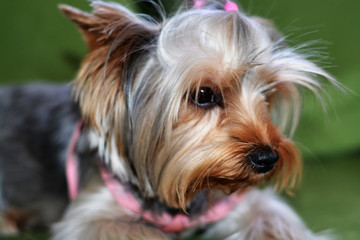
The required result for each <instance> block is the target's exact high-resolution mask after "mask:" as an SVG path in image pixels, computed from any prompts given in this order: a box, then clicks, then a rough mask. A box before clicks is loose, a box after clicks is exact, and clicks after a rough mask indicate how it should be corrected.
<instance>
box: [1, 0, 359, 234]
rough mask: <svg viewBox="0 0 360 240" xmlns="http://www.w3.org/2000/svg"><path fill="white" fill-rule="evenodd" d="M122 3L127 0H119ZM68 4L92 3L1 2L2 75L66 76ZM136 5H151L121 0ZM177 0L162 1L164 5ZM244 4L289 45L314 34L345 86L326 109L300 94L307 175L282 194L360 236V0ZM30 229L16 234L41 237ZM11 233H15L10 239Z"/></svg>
mask: <svg viewBox="0 0 360 240" xmlns="http://www.w3.org/2000/svg"><path fill="white" fill-rule="evenodd" d="M124 2H125V3H124ZM59 3H66V4H70V5H73V6H76V7H79V8H81V9H84V10H90V7H89V2H88V1H86V0H72V1H71V0H32V1H30V0H12V1H2V2H1V5H0V20H1V21H0V31H1V32H0V49H1V51H0V82H1V83H3V84H5V83H6V84H9V83H10V84H14V83H22V82H25V81H37V82H38V81H47V82H68V81H70V80H71V79H73V78H74V76H75V73H76V69H77V68H78V66H79V62H80V60H81V58H82V57H83V56H84V54H85V53H86V47H85V45H84V44H83V42H82V39H81V36H80V34H79V33H78V31H77V30H76V28H75V27H74V26H73V25H72V24H71V23H70V22H69V21H68V20H67V19H65V18H64V17H63V16H62V15H61V13H60V12H59V11H58V9H57V5H58V4H59ZM123 3H124V4H125V5H126V6H128V7H130V8H132V9H133V10H135V11H139V12H148V13H149V12H153V10H151V8H150V5H149V4H144V3H141V2H139V1H123ZM177 5H178V4H177V3H176V2H174V1H168V0H167V1H164V6H165V8H166V9H167V12H171V11H172V10H174V9H176V6H177ZM241 5H242V7H243V9H244V10H245V11H246V12H248V13H250V14H252V15H258V16H262V17H266V18H269V19H272V20H273V21H274V22H275V24H276V25H277V26H278V28H279V29H280V30H281V31H282V32H283V33H285V35H287V36H288V40H289V45H291V46H296V45H297V44H300V43H303V42H309V41H313V40H318V41H316V42H315V43H314V44H313V45H311V47H310V48H309V49H308V50H309V51H320V52H322V54H321V55H322V56H326V59H325V60H324V59H323V60H321V61H319V64H320V65H321V66H323V67H326V68H327V70H328V71H329V72H330V73H331V74H332V75H333V76H335V77H336V78H337V79H338V80H339V81H340V82H341V83H342V84H344V85H345V86H346V87H347V88H348V89H350V90H351V91H348V92H346V93H342V92H341V91H339V90H337V89H335V88H334V87H332V86H326V88H327V89H328V97H326V98H325V99H327V103H328V111H327V113H326V114H324V113H323V111H322V109H321V106H320V105H319V103H318V100H317V99H315V98H314V97H311V96H310V97H308V98H306V100H305V104H304V105H305V107H304V114H303V116H302V120H301V122H300V126H299V128H298V130H297V132H296V134H295V141H296V143H297V144H298V146H299V147H300V149H301V151H302V153H303V156H304V160H305V166H304V177H303V183H302V185H301V188H300V189H299V190H297V191H296V192H295V197H294V198H292V197H286V196H285V197H286V198H287V200H288V201H289V202H290V203H291V204H292V205H293V206H294V207H295V208H296V209H297V211H298V212H299V213H300V215H301V216H302V217H303V218H304V220H305V221H306V223H307V224H308V226H309V227H310V228H311V229H313V230H314V231H320V230H324V229H333V232H334V233H335V234H336V235H338V237H339V239H345V240H351V239H353V240H359V239H360V228H359V226H360V186H359V185H360V173H359V171H360V97H359V95H358V94H359V93H360V47H359V45H360V2H359V1H356V0H347V1H335V0H330V1H329V0H316V1H313V0H302V1H299V0H295V1H288V0H273V1H269V0H243V1H242V2H241ZM45 238H46V234H44V233H28V234H24V235H22V236H20V237H19V238H16V239H45ZM9 239H15V238H9Z"/></svg>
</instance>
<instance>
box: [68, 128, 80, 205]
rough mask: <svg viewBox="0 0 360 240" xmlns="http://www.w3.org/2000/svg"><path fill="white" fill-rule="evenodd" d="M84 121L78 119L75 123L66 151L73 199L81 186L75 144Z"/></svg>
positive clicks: (70, 191) (70, 195)
mask: <svg viewBox="0 0 360 240" xmlns="http://www.w3.org/2000/svg"><path fill="white" fill-rule="evenodd" d="M81 126H82V122H81V121H78V122H77V123H76V125H75V128H74V131H73V134H72V136H71V139H70V143H69V145H68V149H67V153H66V164H65V171H66V180H67V184H68V192H69V198H70V200H73V199H74V198H75V197H76V195H77V194H78V187H79V176H78V175H79V174H78V159H77V157H76V155H75V154H74V152H75V146H76V143H77V141H78V140H79V137H80V132H81Z"/></svg>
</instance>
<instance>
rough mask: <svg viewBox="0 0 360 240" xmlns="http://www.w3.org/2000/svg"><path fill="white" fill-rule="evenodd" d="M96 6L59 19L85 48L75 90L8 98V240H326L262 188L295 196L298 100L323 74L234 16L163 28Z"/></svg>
mask: <svg viewBox="0 0 360 240" xmlns="http://www.w3.org/2000/svg"><path fill="white" fill-rule="evenodd" d="M91 5H92V7H93V9H94V10H93V12H92V13H85V12H82V11H80V10H78V9H75V8H72V7H69V6H65V5H61V6H60V9H61V11H62V12H63V13H64V14H65V16H67V17H68V18H69V19H70V20H71V21H73V22H74V23H75V24H76V26H77V27H78V28H79V29H80V30H81V32H82V33H83V35H84V38H85V41H86V43H87V45H88V47H89V52H88V54H87V56H86V57H85V58H84V60H83V62H82V65H81V68H80V70H79V72H78V75H77V77H76V79H75V81H74V82H73V83H72V84H71V85H66V86H55V85H41V84H38V85H28V86H13V87H5V88H2V89H1V90H0V126H1V131H0V140H1V144H0V232H1V233H0V234H2V235H6V234H15V233H17V232H18V231H20V230H22V229H24V228H25V229H26V228H28V227H36V226H44V225H50V224H52V227H51V238H52V239H54V240H64V239H66V240H85V239H86V240H99V239H100V240H115V239H179V238H188V237H192V236H197V237H200V238H212V239H243V240H262V239H264V240H270V239H274V240H275V239H276V240H291V239H292V240H315V239H316V240H319V239H330V238H331V237H330V236H327V235H325V234H315V233H312V232H311V231H310V230H309V229H308V228H307V227H306V226H305V224H304V223H303V222H302V221H301V220H300V218H299V217H298V216H297V214H296V213H295V212H294V211H293V210H292V209H291V208H290V207H289V206H288V205H287V204H286V203H284V202H283V201H282V200H280V199H279V197H277V196H276V194H275V193H274V191H273V190H271V189H268V188H267V189H265V190H264V189H262V190H260V188H259V189H256V188H255V187H256V186H258V185H259V184H261V183H263V182H265V181H268V180H271V179H273V182H274V184H275V188H276V189H279V190H285V191H289V190H290V189H291V188H292V187H293V186H294V185H295V184H296V183H297V182H298V180H299V178H300V177H301V159H300V156H299V152H298V150H297V148H296V147H295V145H294V143H293V142H292V141H291V140H290V139H289V138H290V137H291V135H292V133H293V132H294V130H295V128H296V125H297V123H298V119H299V114H300V108H301V103H302V99H301V98H302V96H303V94H302V92H301V89H308V90H310V92H313V93H315V95H319V93H320V92H321V91H322V83H321V82H322V81H323V80H325V81H328V82H331V83H334V84H337V83H336V81H335V80H334V79H333V78H332V77H331V76H330V75H329V74H327V73H326V72H325V71H324V70H322V69H321V68H319V67H318V66H316V65H315V64H314V63H312V62H310V61H309V60H307V59H306V57H305V56H303V55H300V54H298V53H296V51H295V50H296V49H295V48H291V47H289V46H288V45H287V44H286V43H285V39H284V37H283V35H281V34H280V33H279V32H278V31H277V30H276V29H275V27H274V26H273V24H272V23H271V22H270V21H268V20H265V19H262V18H259V17H251V16H247V15H246V14H245V13H243V12H242V11H241V10H239V9H238V7H237V5H236V4H235V3H234V2H230V1H225V0H197V1H196V0H195V1H187V2H185V3H184V4H183V6H182V7H181V9H180V10H179V11H178V12H176V13H175V14H174V15H173V16H172V17H170V18H168V19H164V21H163V22H161V23H156V21H154V20H151V19H150V17H146V16H144V15H136V14H134V13H132V12H131V11H129V10H127V9H126V8H124V7H122V6H121V5H119V4H115V3H105V2H102V1H92V3H91ZM68 193H69V194H68ZM65 208H66V210H65ZM64 211H65V212H64Z"/></svg>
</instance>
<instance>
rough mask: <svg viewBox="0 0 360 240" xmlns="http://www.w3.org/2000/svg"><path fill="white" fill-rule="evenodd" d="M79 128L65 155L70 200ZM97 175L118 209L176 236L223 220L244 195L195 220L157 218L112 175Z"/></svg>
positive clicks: (75, 175)
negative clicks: (122, 209) (116, 203)
mask: <svg viewBox="0 0 360 240" xmlns="http://www.w3.org/2000/svg"><path fill="white" fill-rule="evenodd" d="M81 126H82V124H81V122H78V123H77V124H76V126H75V129H74V132H73V134H72V137H71V139H70V143H69V146H68V151H67V159H66V178H67V182H68V189H69V197H70V199H71V200H73V199H74V198H75V197H76V196H77V194H78V187H79V176H78V175H79V174H78V159H77V158H76V156H75V154H74V152H75V146H76V143H77V141H78V139H79V137H80V132H81ZM100 173H101V176H102V179H103V181H104V183H105V185H106V186H107V188H108V189H109V191H110V192H111V193H112V195H113V196H114V198H115V199H116V201H117V202H118V204H119V205H120V206H122V207H123V208H124V209H127V210H129V211H130V212H131V213H133V214H135V215H137V216H139V217H140V218H141V219H142V220H143V221H145V222H148V223H151V224H152V225H154V226H156V227H157V228H159V229H161V230H162V231H163V232H173V233H176V232H180V231H182V230H185V229H188V228H191V227H195V226H199V225H202V224H209V223H212V222H216V221H219V220H221V219H222V218H224V217H226V216H227V215H228V214H229V213H230V211H231V210H232V209H234V207H235V206H236V205H237V204H238V203H239V202H240V201H241V200H242V198H243V195H239V194H237V193H233V194H232V195H230V196H228V197H227V198H225V199H223V200H221V201H218V202H216V203H215V204H214V205H213V206H212V207H211V208H209V209H208V210H207V211H206V212H205V213H203V214H202V215H200V216H198V217H197V218H190V217H189V216H188V215H186V214H183V213H180V214H177V215H175V216H173V215H170V214H168V213H163V214H161V215H157V214H155V213H153V212H152V211H150V210H143V209H142V207H141V205H140V204H139V203H138V201H137V200H136V199H135V197H134V196H133V195H132V194H131V193H130V192H129V191H127V190H126V189H125V187H124V185H122V183H121V182H119V181H118V180H116V179H115V178H114V176H113V175H112V174H111V173H109V172H107V171H106V170H105V169H104V167H100Z"/></svg>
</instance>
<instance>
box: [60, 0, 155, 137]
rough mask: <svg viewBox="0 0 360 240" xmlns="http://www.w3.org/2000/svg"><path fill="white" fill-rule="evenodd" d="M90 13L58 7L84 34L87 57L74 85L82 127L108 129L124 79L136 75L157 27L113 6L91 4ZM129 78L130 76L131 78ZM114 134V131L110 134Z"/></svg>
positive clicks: (121, 8)
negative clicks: (139, 63)
mask: <svg viewBox="0 0 360 240" xmlns="http://www.w3.org/2000/svg"><path fill="white" fill-rule="evenodd" d="M91 6H92V7H93V12H92V13H86V12H82V11H80V10H78V9H76V8H73V7H70V6H66V5H60V9H61V11H62V12H63V13H64V15H65V16H66V17H68V18H69V19H70V20H71V21H72V22H74V23H75V24H76V25H77V27H78V28H79V29H80V30H81V32H82V33H83V35H84V37H85V40H86V42H87V44H88V47H89V53H88V54H87V55H86V56H85V58H84V59H83V61H82V64H81V67H80V70H79V72H78V74H77V77H76V79H75V81H74V82H73V91H74V98H75V101H77V102H78V103H79V105H80V108H81V111H82V115H83V119H84V123H85V124H89V125H93V126H95V127H96V128H98V127H99V126H107V127H111V126H109V124H108V123H107V122H110V123H113V122H115V120H114V119H115V117H114V114H115V113H116V114H117V113H118V112H119V111H120V110H119V109H113V108H114V106H119V105H120V103H118V102H116V101H123V99H122V98H120V97H119V96H123V95H124V94H123V89H124V88H125V87H124V84H125V82H126V83H128V82H131V81H130V80H129V81H125V80H124V79H125V77H126V76H130V75H131V74H130V73H132V72H131V71H135V67H138V64H135V63H134V61H135V60H136V61H137V62H139V61H140V59H142V57H143V56H144V55H146V54H147V53H148V51H149V50H150V46H153V41H155V39H156V36H157V34H158V32H159V26H158V25H156V24H153V23H151V22H148V21H146V20H143V19H141V18H139V17H137V16H136V15H135V14H133V13H132V12H130V11H129V10H127V9H126V8H124V7H123V6H121V5H120V4H115V3H105V2H102V1H92V2H91ZM131 76H132V75H131ZM119 119H120V118H119ZM110 132H114V131H110Z"/></svg>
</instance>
